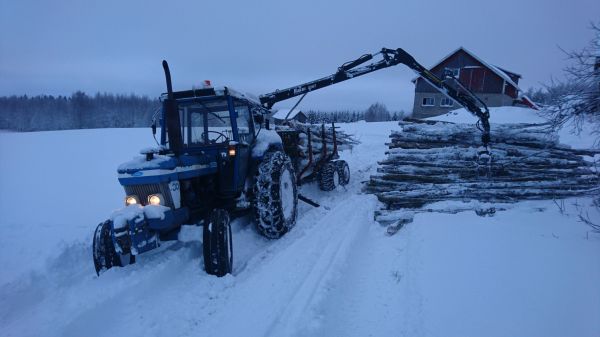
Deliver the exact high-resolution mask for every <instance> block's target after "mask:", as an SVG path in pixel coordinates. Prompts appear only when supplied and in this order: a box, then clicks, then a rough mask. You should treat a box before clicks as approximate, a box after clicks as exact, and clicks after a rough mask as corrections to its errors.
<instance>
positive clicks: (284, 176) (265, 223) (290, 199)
mask: <svg viewBox="0 0 600 337" xmlns="http://www.w3.org/2000/svg"><path fill="white" fill-rule="evenodd" d="M254 196H255V201H254V202H255V203H254V211H255V216H256V223H257V228H258V231H259V232H260V233H261V234H262V235H264V236H265V237H267V238H269V239H278V238H280V237H281V236H282V235H283V234H285V233H287V232H288V231H289V230H290V229H292V227H294V225H295V224H296V215H297V208H298V187H297V185H296V174H295V172H294V167H293V166H292V161H291V160H290V158H289V157H288V156H287V155H286V154H285V153H283V152H281V151H276V152H269V153H267V154H266V155H265V157H264V158H263V161H262V162H261V163H260V165H259V166H258V171H257V176H256V181H255V185H254Z"/></svg>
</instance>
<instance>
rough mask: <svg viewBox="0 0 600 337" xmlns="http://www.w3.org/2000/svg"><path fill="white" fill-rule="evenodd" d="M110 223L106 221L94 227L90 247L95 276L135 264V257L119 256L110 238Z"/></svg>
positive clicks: (128, 255) (129, 255) (130, 255)
mask: <svg viewBox="0 0 600 337" xmlns="http://www.w3.org/2000/svg"><path fill="white" fill-rule="evenodd" d="M111 225H112V222H111V221H110V220H107V221H105V222H103V223H101V224H99V225H98V227H96V231H95V232H94V240H93V245H92V254H93V258H94V267H95V269H96V274H97V275H98V276H100V273H101V272H104V271H106V270H108V269H110V268H112V267H125V266H126V265H128V264H133V263H135V255H132V254H131V253H129V254H119V253H117V251H116V249H115V245H114V244H113V242H112V239H111V237H110V227H111Z"/></svg>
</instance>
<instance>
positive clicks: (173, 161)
mask: <svg viewBox="0 0 600 337" xmlns="http://www.w3.org/2000/svg"><path fill="white" fill-rule="evenodd" d="M216 171H217V162H216V158H213V159H212V160H211V158H210V157H208V156H189V155H181V156H179V157H174V156H167V155H154V156H153V158H152V159H150V160H147V159H146V157H145V156H137V157H135V158H134V159H132V160H130V161H128V162H126V163H123V164H121V165H119V167H118V169H117V173H118V174H119V182H120V183H121V185H123V186H126V185H138V184H157V183H163V182H171V181H176V180H181V179H189V178H192V177H197V176H201V175H208V174H213V173H216Z"/></svg>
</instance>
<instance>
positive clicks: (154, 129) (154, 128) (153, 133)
mask: <svg viewBox="0 0 600 337" xmlns="http://www.w3.org/2000/svg"><path fill="white" fill-rule="evenodd" d="M152 135H156V121H154V122H152Z"/></svg>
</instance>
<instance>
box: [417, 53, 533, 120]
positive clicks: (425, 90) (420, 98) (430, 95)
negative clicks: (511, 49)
mask: <svg viewBox="0 0 600 337" xmlns="http://www.w3.org/2000/svg"><path fill="white" fill-rule="evenodd" d="M445 69H448V70H449V71H452V73H453V75H454V76H455V77H456V78H458V79H459V80H460V82H461V83H462V84H463V85H464V86H465V87H467V88H468V89H469V90H471V91H473V92H474V93H475V94H476V95H477V96H478V97H479V98H481V99H482V100H483V101H484V102H485V104H486V105H487V106H489V107H495V106H512V105H521V106H528V107H531V108H533V109H537V107H536V105H535V103H533V102H532V101H531V100H530V99H529V98H528V97H527V96H525V95H524V94H523V91H522V90H521V89H520V88H519V86H518V84H519V79H520V78H521V75H519V74H517V73H515V72H512V71H508V70H506V69H503V68H500V67H497V66H494V65H491V64H489V63H487V62H485V61H483V60H482V59H480V58H479V57H477V56H476V55H475V54H473V53H471V52H470V51H468V50H466V49H465V48H463V47H460V48H458V49H457V50H455V51H453V52H452V53H450V54H449V55H448V56H446V57H444V58H443V59H442V60H441V61H439V62H438V63H436V64H435V65H434V66H433V67H432V68H431V69H429V70H430V71H431V72H432V73H434V74H435V75H436V76H438V77H440V78H442V77H443V74H444V71H445ZM413 83H415V101H414V105H413V117H414V118H426V117H432V116H438V115H442V114H445V113H447V112H448V111H450V110H454V109H458V108H460V106H457V105H456V103H454V101H452V100H451V99H449V98H447V97H446V96H445V95H443V94H441V93H440V92H439V91H438V90H436V89H435V88H434V87H432V86H431V85H429V83H427V82H426V81H425V80H424V79H423V78H421V77H418V78H416V79H414V80H413Z"/></svg>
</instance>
